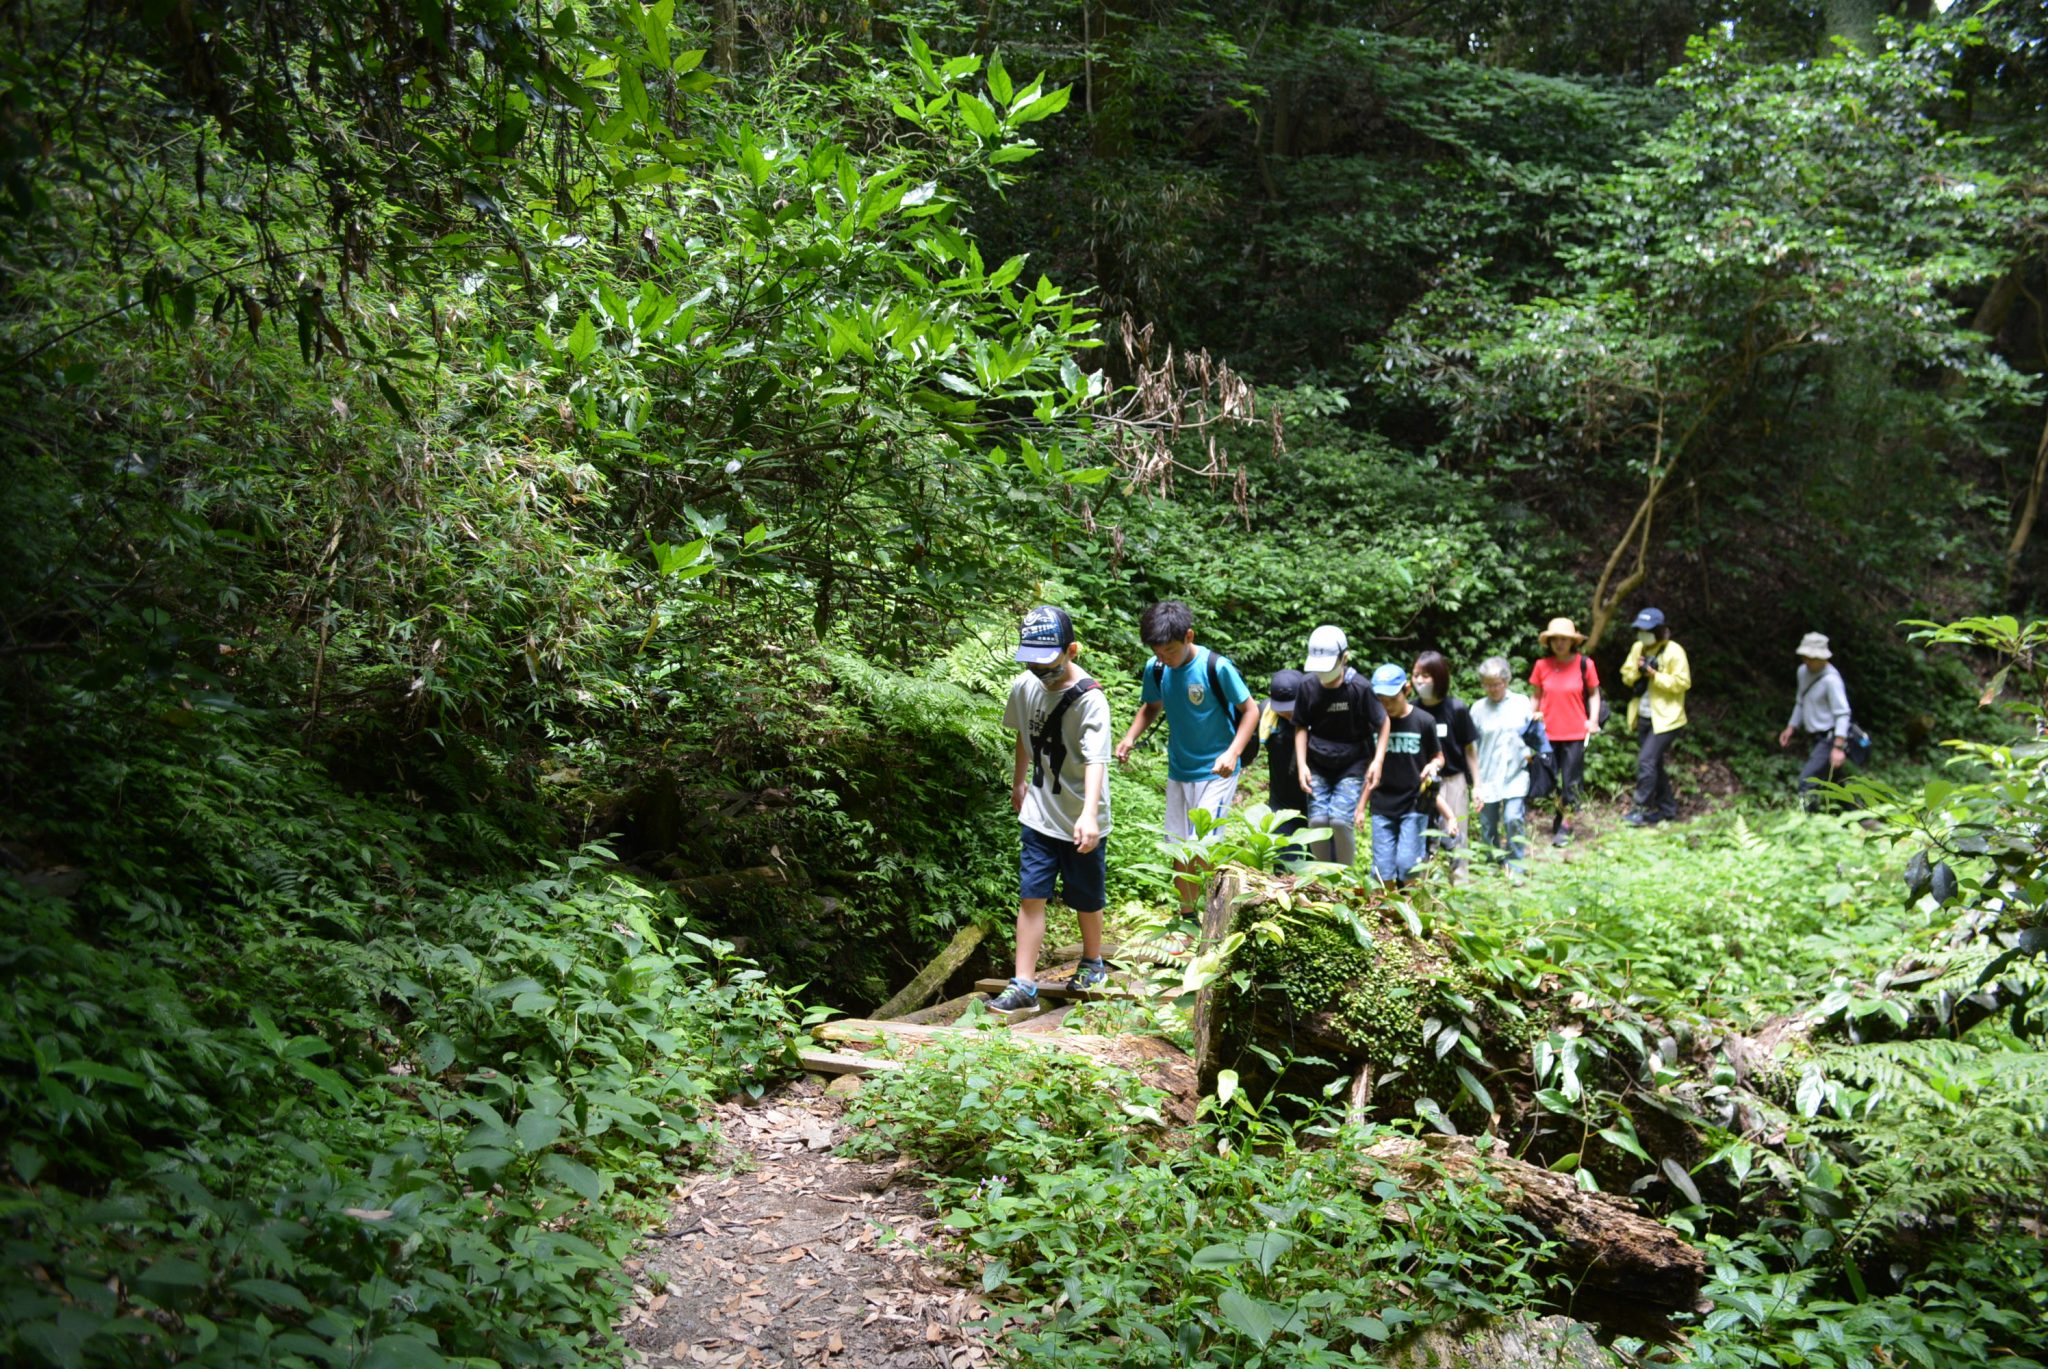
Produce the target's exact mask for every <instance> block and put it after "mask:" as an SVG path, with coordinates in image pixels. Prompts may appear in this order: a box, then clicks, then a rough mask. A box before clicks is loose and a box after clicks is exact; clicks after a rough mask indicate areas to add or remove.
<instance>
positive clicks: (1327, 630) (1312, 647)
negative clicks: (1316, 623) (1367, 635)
mask: <svg viewBox="0 0 2048 1369" xmlns="http://www.w3.org/2000/svg"><path fill="white" fill-rule="evenodd" d="M1350 649H1351V643H1350V642H1348V641H1346V640H1345V637H1344V629H1343V628H1341V627H1338V626H1336V625H1335V624H1333V623H1324V624H1323V625H1322V626H1321V627H1319V628H1317V629H1316V630H1315V631H1314V632H1311V633H1310V634H1309V635H1308V660H1307V662H1306V663H1304V664H1303V666H1302V669H1303V670H1310V671H1314V672H1315V673H1316V674H1318V675H1320V674H1321V673H1322V672H1324V671H1326V670H1335V669H1336V668H1337V662H1338V660H1339V659H1340V658H1341V657H1342V656H1343V655H1344V653H1345V652H1346V651H1348V650H1350Z"/></svg>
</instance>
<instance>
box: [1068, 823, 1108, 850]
mask: <svg viewBox="0 0 2048 1369" xmlns="http://www.w3.org/2000/svg"><path fill="white" fill-rule="evenodd" d="M1101 841H1102V828H1101V827H1100V826H1098V825H1097V824H1096V821H1095V818H1094V815H1093V814H1083V815H1082V816H1080V817H1078V818H1076V819H1074V850H1075V851H1077V852H1079V853H1080V854H1081V855H1084V856H1085V855H1087V854H1088V853H1089V852H1090V851H1093V850H1094V849H1095V848H1096V846H1097V845H1099V844H1100V843H1101Z"/></svg>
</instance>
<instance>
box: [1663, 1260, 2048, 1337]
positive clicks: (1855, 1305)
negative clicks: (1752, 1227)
mask: <svg viewBox="0 0 2048 1369" xmlns="http://www.w3.org/2000/svg"><path fill="white" fill-rule="evenodd" d="M1707 1249H1708V1251H1709V1254H1710V1255H1711V1257H1712V1261H1713V1270H1714V1274H1713V1278H1712V1279H1710V1280H1709V1281H1708V1283H1707V1285H1706V1289H1705V1296H1706V1297H1707V1298H1708V1299H1709V1300H1710V1301H1712V1302H1713V1303H1714V1304H1715V1307H1714V1310H1713V1311H1711V1312H1709V1313H1707V1314H1706V1315H1705V1316H1704V1317H1701V1318H1700V1319H1699V1327H1698V1329H1697V1330H1695V1331H1693V1332H1692V1333H1691V1334H1689V1335H1688V1336H1687V1337H1686V1338H1685V1341H1684V1343H1683V1346H1682V1348H1681V1349H1680V1351H1679V1354H1678V1355H1677V1356H1676V1360H1675V1362H1676V1363H1678V1364H1681V1365H1688V1366H1697V1369H1723V1366H1725V1367H1726V1369H1736V1366H1742V1369H1752V1366H1775V1365H1800V1366H1813V1369H1822V1367H1823V1366H1826V1367H1827V1369H1835V1367H1836V1366H1839V1369H1851V1366H1864V1365H1875V1364H1901V1363H1910V1364H1916V1365H1920V1366H1922V1367H1923V1369H1971V1367H1974V1366H1993V1365H1996V1366H1999V1369H2039V1366H2040V1365H2041V1364H2042V1362H2043V1361H2042V1360H2041V1359H2036V1358H2030V1357H2029V1353H2028V1352H2031V1353H2032V1354H2036V1355H2042V1354H2048V1338H2044V1336H2043V1333H2042V1328H2043V1327H2044V1326H2048V1266H2044V1265H2043V1263H2042V1261H2041V1258H2040V1249H2039V1246H2038V1242H2037V1241H2036V1240H2035V1238H2033V1237H2031V1236H2025V1235H2022V1234H2020V1233H2018V1232H2006V1233H2000V1234H1998V1235H1995V1236H1993V1237H1992V1238H1990V1239H1989V1240H1987V1241H1970V1242H1950V1243H1945V1244H1943V1245H1941V1246H1939V1247H1938V1248H1937V1249H1936V1250H1935V1252H1934V1254H1933V1257H1932V1258H1931V1259H1930V1260H1928V1261H1927V1263H1926V1265H1925V1267H1924V1268H1922V1269H1920V1270H1917V1271H1914V1272H1912V1273H1908V1274H1906V1275H1905V1277H1904V1278H1903V1279H1902V1280H1901V1283H1902V1285H1903V1286H1902V1287H1901V1288H1900V1290H1899V1291H1897V1292H1895V1293H1889V1294H1878V1295H1866V1296H1862V1297H1857V1298H1852V1299H1837V1298H1832V1297H1829V1296H1828V1285H1829V1282H1830V1279H1829V1275H1830V1274H1831V1273H1832V1272H1833V1271H1832V1270H1830V1268H1829V1267H1828V1266H1827V1265H1825V1264H1818V1263H1812V1262H1811V1261H1813V1259H1814V1257H1815V1254H1816V1248H1815V1247H1811V1246H1809V1247H1807V1248H1806V1249H1805V1250H1799V1249H1797V1248H1794V1247H1788V1246H1787V1245H1786V1244H1785V1243H1784V1242H1782V1241H1780V1240H1778V1239H1776V1238H1775V1237H1774V1236H1771V1235H1769V1234H1764V1235H1760V1236H1752V1237H1748V1238H1745V1239H1743V1240H1726V1239H1722V1238H1718V1237H1709V1238H1708V1241H1707ZM1787 1264H1790V1265H1791V1266H1792V1268H1791V1269H1789V1270H1787V1269H1786V1268H1785V1266H1786V1265H1787Z"/></svg>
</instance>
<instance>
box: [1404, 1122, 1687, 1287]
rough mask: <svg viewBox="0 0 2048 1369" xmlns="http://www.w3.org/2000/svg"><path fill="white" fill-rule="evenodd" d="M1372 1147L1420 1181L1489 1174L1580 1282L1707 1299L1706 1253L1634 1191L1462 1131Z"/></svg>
mask: <svg viewBox="0 0 2048 1369" xmlns="http://www.w3.org/2000/svg"><path fill="white" fill-rule="evenodd" d="M1365 1153H1366V1154H1367V1155H1368V1156H1370V1157H1371V1158H1372V1159H1374V1160H1377V1161H1378V1162H1379V1163H1380V1164H1381V1165H1382V1166H1384V1167H1385V1168H1387V1169H1388V1170H1390V1171H1392V1172H1393V1173H1395V1174H1396V1175H1399V1176H1400V1177H1401V1178H1402V1179H1404V1180H1405V1181H1407V1182H1410V1183H1413V1184H1416V1185H1433V1184H1436V1183H1437V1182H1439V1181H1440V1179H1441V1178H1444V1177H1449V1178H1453V1179H1461V1180H1470V1179H1473V1178H1475V1177H1476V1176H1478V1175H1481V1174H1484V1175H1485V1177H1486V1178H1487V1179H1488V1180H1490V1181H1491V1182H1492V1183H1493V1184H1494V1185H1495V1192H1496V1196H1497V1197H1498V1199H1499V1201H1500V1204H1501V1206H1502V1207H1503V1208H1505V1209H1507V1211H1509V1212H1511V1213H1513V1214H1514V1215H1515V1216H1517V1217H1520V1218H1521V1219H1522V1220H1524V1221H1526V1222H1528V1223H1529V1225H1531V1226H1533V1227H1535V1228H1536V1229H1537V1230H1538V1231H1540V1232H1542V1233H1543V1235H1544V1236H1546V1237H1548V1238H1549V1239H1550V1240H1552V1241H1555V1242H1556V1243H1557V1251H1556V1253H1555V1255H1553V1256H1552V1258H1551V1261H1550V1262H1551V1264H1552V1265H1554V1266H1555V1267H1556V1269H1557V1270H1558V1271H1559V1272H1561V1273H1563V1274H1564V1275H1566V1276H1567V1277H1568V1278H1569V1279H1570V1280H1571V1281H1572V1283H1573V1284H1574V1285H1575V1286H1577V1287H1582V1288H1592V1289H1598V1290H1601V1291H1603V1292H1606V1293H1610V1294H1613V1295H1616V1296H1619V1297H1626V1298H1629V1299H1631V1300H1633V1301H1637V1302H1649V1303H1655V1304H1656V1305H1657V1306H1659V1307H1664V1308H1671V1309H1675V1310H1680V1311H1685V1310H1690V1309H1691V1308H1692V1307H1693V1305H1694V1304H1695V1303H1696V1302H1698V1301H1699V1295H1700V1287H1701V1285H1702V1284H1703V1283H1704V1282H1705V1281H1706V1276H1707V1260H1706V1256H1705V1255H1704V1254H1703V1253H1702V1252H1701V1251H1700V1250H1699V1249H1698V1248H1697V1247H1695V1246H1694V1245H1693V1244H1692V1243H1691V1242H1689V1241H1687V1240H1686V1239H1685V1238H1684V1237H1682V1236H1680V1235H1679V1234H1678V1233H1677V1232H1676V1231H1673V1230H1672V1229H1671V1228H1670V1227H1668V1226H1666V1225H1664V1224H1663V1223H1662V1222H1660V1221H1658V1220H1657V1219H1656V1218H1655V1217H1652V1216H1650V1215H1649V1214H1648V1213H1646V1212H1644V1211H1643V1210H1642V1209H1641V1208H1639V1207H1638V1206H1637V1205H1636V1204H1635V1203H1634V1202H1632V1201H1630V1200H1629V1199H1627V1198H1623V1197H1619V1196H1617V1195H1614V1194H1611V1193H1588V1192H1586V1191H1585V1190H1584V1189H1582V1188H1580V1187H1579V1186H1578V1185H1577V1184H1576V1183H1574V1182H1573V1181H1572V1178H1571V1176H1570V1175H1568V1174H1557V1173H1554V1172H1552V1171H1550V1170H1547V1169H1544V1168H1542V1167H1540V1166H1537V1165H1532V1164H1529V1163H1527V1162H1526V1161H1522V1160H1517V1159H1515V1158H1513V1157H1512V1156H1508V1155H1501V1154H1487V1155H1485V1156H1483V1157H1482V1156H1481V1155H1480V1153H1479V1151H1478V1149H1477V1148H1476V1146H1475V1145H1474V1144H1473V1142H1471V1141H1469V1140H1467V1139H1466V1138H1464V1137H1462V1136H1423V1137H1405V1136H1402V1137H1389V1138H1387V1139H1386V1140H1383V1141H1380V1142H1378V1143H1377V1144H1375V1145H1373V1146H1372V1147H1370V1148H1369V1149H1368V1150H1367V1151H1366V1152H1365Z"/></svg>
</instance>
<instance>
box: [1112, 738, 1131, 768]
mask: <svg viewBox="0 0 2048 1369" xmlns="http://www.w3.org/2000/svg"><path fill="white" fill-rule="evenodd" d="M1131 746H1132V742H1131V739H1130V738H1129V737H1125V738H1124V739H1123V740H1122V741H1120V742H1118V743H1117V744H1116V763H1117V764H1118V765H1123V764H1125V763H1127V762H1128V761H1129V760H1130V759H1131Z"/></svg>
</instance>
